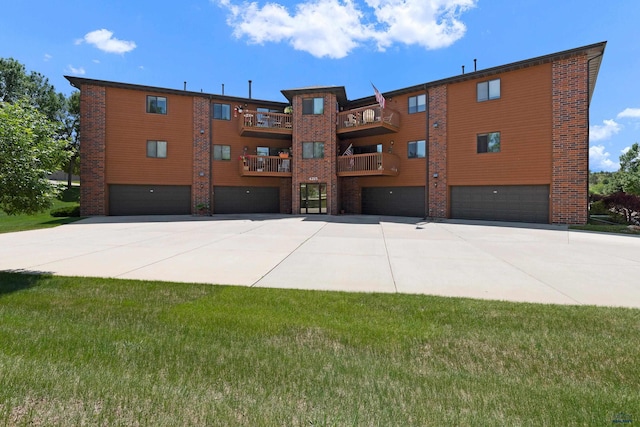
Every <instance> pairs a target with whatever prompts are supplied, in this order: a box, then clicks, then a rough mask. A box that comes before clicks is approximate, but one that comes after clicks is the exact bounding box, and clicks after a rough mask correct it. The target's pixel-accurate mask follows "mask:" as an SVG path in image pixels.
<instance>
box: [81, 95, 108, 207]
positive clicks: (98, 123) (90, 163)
mask: <svg viewBox="0 0 640 427" xmlns="http://www.w3.org/2000/svg"><path fill="white" fill-rule="evenodd" d="M80 111H81V112H82V120H81V121H80V134H81V135H82V143H81V144H80V158H81V162H80V176H81V179H82V185H81V186H80V215H82V216H93V215H107V194H106V164H105V156H106V111H107V101H106V88H105V87H103V86H95V85H83V86H82V87H81V92H80Z"/></svg>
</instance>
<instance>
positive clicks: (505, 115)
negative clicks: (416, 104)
mask: <svg viewBox="0 0 640 427" xmlns="http://www.w3.org/2000/svg"><path fill="white" fill-rule="evenodd" d="M496 77H499V78H500V79H501V81H500V90H501V97H500V99H497V100H491V101H484V102H477V101H476V84H477V83H478V82H480V81H484V80H486V79H483V80H470V81H467V82H462V83H458V84H453V85H450V86H449V87H448V115H447V121H448V128H447V133H448V145H447V163H448V164H447V170H448V185H450V186H451V185H497V184H512V185H518V184H548V183H550V182H551V155H552V134H551V129H552V115H551V107H552V105H551V84H552V81H551V80H552V79H551V65H550V64H545V65H540V66H536V67H531V68H525V69H521V70H517V71H512V72H508V73H504V74H500V75H499V76H496ZM496 77H494V78H496ZM487 132H500V138H501V142H500V144H501V151H500V152H499V153H477V147H476V136H477V134H480V133H487Z"/></svg>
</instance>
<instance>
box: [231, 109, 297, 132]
mask: <svg viewBox="0 0 640 427" xmlns="http://www.w3.org/2000/svg"><path fill="white" fill-rule="evenodd" d="M240 118H241V120H240V135H241V136H253V137H260V138H275V139H291V136H292V134H293V116H292V115H291V114H285V113H270V112H269V113H268V112H262V111H254V110H244V111H243V112H242V113H240Z"/></svg>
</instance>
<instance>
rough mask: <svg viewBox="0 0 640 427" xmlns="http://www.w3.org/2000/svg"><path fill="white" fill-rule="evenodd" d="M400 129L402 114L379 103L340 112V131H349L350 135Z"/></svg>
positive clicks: (365, 134)
mask: <svg viewBox="0 0 640 427" xmlns="http://www.w3.org/2000/svg"><path fill="white" fill-rule="evenodd" d="M399 129H400V114H398V113H397V112H396V111H393V110H391V109H389V108H381V107H380V106H379V105H371V106H368V107H362V108H356V109H354V110H348V111H341V112H340V113H338V133H339V134H340V133H348V134H349V136H358V135H357V134H362V136H368V135H379V134H383V133H390V132H398V130H399Z"/></svg>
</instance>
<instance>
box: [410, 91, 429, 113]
mask: <svg viewBox="0 0 640 427" xmlns="http://www.w3.org/2000/svg"><path fill="white" fill-rule="evenodd" d="M423 111H427V95H418V96H410V97H409V114H413V113H421V112H423Z"/></svg>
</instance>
